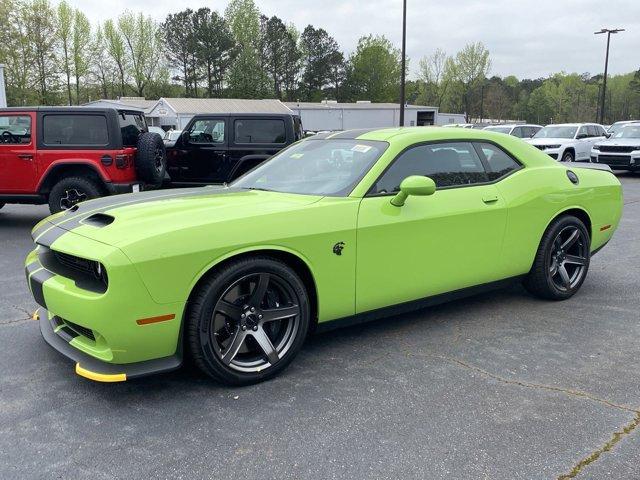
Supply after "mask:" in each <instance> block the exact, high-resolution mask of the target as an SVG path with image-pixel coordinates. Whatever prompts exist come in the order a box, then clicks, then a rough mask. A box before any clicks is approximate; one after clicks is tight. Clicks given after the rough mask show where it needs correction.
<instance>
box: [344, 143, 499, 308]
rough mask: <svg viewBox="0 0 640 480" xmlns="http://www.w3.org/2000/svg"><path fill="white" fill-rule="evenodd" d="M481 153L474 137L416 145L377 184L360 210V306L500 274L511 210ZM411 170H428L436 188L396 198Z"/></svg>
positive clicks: (417, 295)
mask: <svg viewBox="0 0 640 480" xmlns="http://www.w3.org/2000/svg"><path fill="white" fill-rule="evenodd" d="M480 156H481V151H478V150H477V149H476V148H475V147H474V145H473V144H472V143H470V142H447V143H427V144H420V145H415V146H412V147H410V148H408V149H407V150H405V151H404V152H403V153H401V154H400V155H399V156H398V157H397V158H396V160H395V161H394V162H393V163H392V164H391V166H390V167H389V168H388V169H387V170H386V171H385V172H384V173H383V174H382V175H381V177H380V178H379V179H378V180H377V182H376V183H375V184H374V185H373V187H372V188H371V190H370V193H369V194H368V195H367V196H366V197H365V198H363V199H362V202H361V204H360V210H359V214H358V230H357V236H358V237H357V238H358V245H357V248H358V252H357V266H356V273H357V275H356V278H357V284H356V311H357V312H359V313H360V312H365V311H368V310H373V309H376V308H380V307H384V306H388V305H395V304H400V303H403V302H408V301H412V300H417V299H421V298H424V297H427V296H432V295H437V294H440V293H444V292H450V291H453V290H457V289H461V288H464V287H469V286H473V285H478V284H483V283H487V282H491V281H493V280H496V279H498V278H500V272H499V269H498V268H496V265H497V264H498V259H499V255H500V250H501V245H502V238H503V234H504V229H505V224H506V210H505V204H504V201H503V200H502V198H501V197H500V195H499V193H498V190H497V188H496V187H495V185H494V184H492V183H489V182H490V178H491V177H490V175H489V173H488V172H487V171H486V168H485V164H486V163H484V164H483V161H482V160H481V158H480ZM410 175H426V176H429V177H431V178H432V179H433V180H434V181H435V183H436V186H437V190H436V192H435V193H434V194H433V195H431V196H426V197H418V196H412V197H409V198H408V199H407V201H406V202H405V204H404V206H402V207H395V206H393V205H392V204H391V203H390V200H391V198H393V195H394V192H397V191H398V190H399V185H400V182H402V180H404V179H405V178H406V177H408V176H410Z"/></svg>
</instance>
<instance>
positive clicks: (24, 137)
mask: <svg viewBox="0 0 640 480" xmlns="http://www.w3.org/2000/svg"><path fill="white" fill-rule="evenodd" d="M2 143H8V144H14V145H15V144H27V143H31V117H30V116H29V115H0V144H2Z"/></svg>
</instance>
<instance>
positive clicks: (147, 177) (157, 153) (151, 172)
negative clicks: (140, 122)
mask: <svg viewBox="0 0 640 480" xmlns="http://www.w3.org/2000/svg"><path fill="white" fill-rule="evenodd" d="M166 171H167V151H166V150H165V148H164V141H163V140H162V137H161V136H160V135H158V134H157V133H151V132H145V133H143V134H141V135H140V137H139V138H138V152H137V154H136V173H137V174H138V178H139V179H140V180H142V181H143V182H145V183H148V184H151V185H156V186H158V185H160V184H162V181H163V180H164V174H165V172H166Z"/></svg>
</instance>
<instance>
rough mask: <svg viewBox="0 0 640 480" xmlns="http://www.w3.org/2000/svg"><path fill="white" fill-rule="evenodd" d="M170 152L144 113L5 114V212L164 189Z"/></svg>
mask: <svg viewBox="0 0 640 480" xmlns="http://www.w3.org/2000/svg"><path fill="white" fill-rule="evenodd" d="M166 164H167V162H166V153H165V148H164V142H163V141H162V138H161V137H160V135H158V134H156V133H149V131H148V128H147V123H146V121H145V118H144V115H143V113H142V112H139V111H129V110H116V109H113V108H89V107H26V108H3V109H0V208H1V207H2V206H4V204H6V203H30V204H43V203H48V204H49V209H50V210H51V212H52V213H55V212H59V211H60V210H65V209H67V208H70V207H72V206H73V205H75V204H76V203H78V202H81V201H83V200H87V199H90V198H96V197H100V196H104V195H110V194H116V193H126V192H132V191H139V190H140V189H148V188H155V187H158V186H160V185H161V184H162V181H163V179H164V177H165V171H166V168H167V167H166Z"/></svg>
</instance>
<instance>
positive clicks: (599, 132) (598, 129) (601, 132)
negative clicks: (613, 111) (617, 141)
mask: <svg viewBox="0 0 640 480" xmlns="http://www.w3.org/2000/svg"><path fill="white" fill-rule="evenodd" d="M596 130H597V131H598V136H599V137H604V136H606V135H607V132H606V131H605V129H604V127H601V126H600V125H597V126H596Z"/></svg>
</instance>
